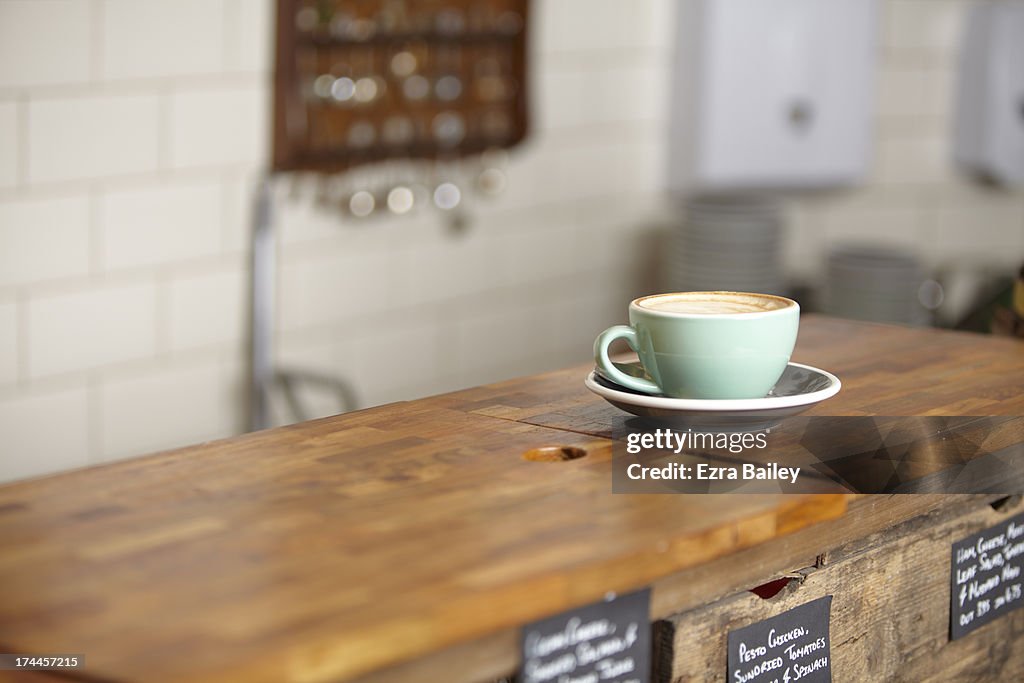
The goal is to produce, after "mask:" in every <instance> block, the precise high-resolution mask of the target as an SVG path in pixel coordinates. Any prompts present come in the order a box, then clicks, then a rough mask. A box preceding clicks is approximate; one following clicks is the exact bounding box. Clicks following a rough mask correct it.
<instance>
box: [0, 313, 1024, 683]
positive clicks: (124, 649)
mask: <svg viewBox="0 0 1024 683" xmlns="http://www.w3.org/2000/svg"><path fill="white" fill-rule="evenodd" d="M800 340H801V341H800V347H799V350H798V352H797V354H796V355H795V359H796V360H800V361H804V362H809V363H811V364H815V365H820V366H822V367H824V368H827V369H829V370H831V371H833V372H835V373H836V374H838V375H839V376H840V377H841V378H842V379H843V382H844V391H843V392H842V393H840V395H839V396H837V397H836V398H834V399H832V400H831V401H829V402H828V403H827V404H825V405H824V406H822V407H821V408H819V409H818V411H817V412H818V414H872V412H873V411H874V412H890V413H891V412H893V411H896V410H904V411H906V414H914V413H918V414H924V413H927V412H933V413H937V414H972V413H973V414H1021V413H1022V409H1024V398H1022V397H1021V391H1020V389H1021V380H1022V377H1024V345H1021V344H1020V343H1019V342H1014V341H1011V340H996V339H990V338H985V337H977V336H970V335H960V334H950V333H941V332H936V331H928V330H908V329H901V328H892V327H882V326H872V325H862V324H857V323H848V322H840V321H833V320H828V319H822V318H813V317H811V318H807V319H805V321H804V323H803V326H802V329H801V338H800ZM584 374H585V368H584V367H580V368H576V369H573V370H567V371H564V372H559V373H552V374H548V375H542V376H539V377H536V378H527V379H522V380H513V381H511V382H504V383H500V384H496V385H491V386H487V387H480V388H477V389H471V390H467V391H463V392H456V393H454V394H449V395H446V396H442V397H435V398H431V399H425V400H423V401H414V402H408V403H398V404H392V405H388V406H383V407H380V408H376V409H371V410H366V411H361V412H357V413H351V414H348V415H342V416H338V417H333V418H328V419H324V420H318V421H314V422H308V423H304V424H300V425H293V426H290V427H285V428H281V429H277V430H271V431H267V432H260V433H256V434H250V435H246V436H242V437H238V438H235V439H229V440H225V441H221V442H216V443H211V444H204V445H201V446H195V447H191V448H186V449H181V450H178V451H173V452H169V453H163V454H157V455H154V456H149V457H146V458H140V459H136V460H131V461H126V462H121V463H116V464H112V465H107V466H103V467H96V468H90V469H86V470H81V471H77V472H69V473H66V474H62V475H59V476H54V477H48V478H43V479H38V480H34V481H28V482H22V483H16V484H12V485H7V486H3V487H0V651H4V652H12V653H33V652H37V653H42V652H56V651H61V652H75V653H82V654H84V655H85V656H86V662H87V668H86V670H85V671H83V672H79V674H80V677H81V678H82V679H85V680H105V681H142V680H144V681H172V680H173V681H178V680H190V681H193V680H198V681H283V680H295V681H327V680H351V679H354V678H360V677H363V676H364V675H367V674H369V673H370V672H375V671H376V672H378V673H375V674H373V675H371V676H370V678H372V679H373V680H406V681H409V680H430V678H429V677H428V676H427V674H425V673H423V671H419V672H418V673H410V671H411V670H410V669H408V668H405V669H402V667H408V666H410V665H409V664H407V663H408V662H410V661H412V660H416V659H417V658H420V657H423V656H424V655H425V654H427V653H430V652H434V651H438V650H441V649H447V651H449V652H454V653H455V655H456V659H454V660H453V659H449V660H447V661H448V662H449V664H450V663H451V662H452V661H457V662H458V664H459V667H460V670H458V671H455V670H451V669H449V670H447V671H446V674H445V675H444V676H443V677H442V678H443V679H444V680H448V681H460V680H466V681H469V682H470V683H471V682H472V681H474V680H484V679H485V678H486V676H487V675H489V673H493V671H495V669H494V666H495V664H494V661H495V660H500V661H497V665H496V666H497V667H499V668H498V669H497V671H498V673H501V672H502V671H503V669H501V668H500V667H503V666H505V665H506V664H508V662H509V658H510V657H514V648H515V634H516V632H517V628H518V626H519V625H521V624H522V623H524V622H527V621H530V620H533V619H537V618H540V617H543V616H547V615H550V614H554V613H557V612H560V611H563V610H565V609H567V608H569V607H573V606H577V605H581V604H585V603H588V602H592V601H595V600H597V599H600V598H601V596H603V595H604V594H605V593H606V592H607V591H626V590H630V589H633V588H638V587H641V586H644V585H648V584H651V583H654V582H657V581H659V580H662V579H665V577H673V576H675V577H679V576H683V577H685V575H686V570H688V569H691V568H698V567H703V566H711V564H713V563H714V562H715V561H722V560H725V559H727V558H728V556H729V555H730V554H733V553H740V552H744V551H745V549H753V547H754V546H757V544H760V543H764V542H766V541H770V540H771V539H773V538H776V537H778V536H780V535H783V534H789V533H790V532H795V531H797V530H800V529H804V528H805V527H808V526H809V525H813V524H814V523H817V522H821V521H823V520H828V519H833V518H836V517H838V516H840V515H842V513H843V511H844V509H845V506H846V497H844V496H839V495H822V496H795V495H790V496H753V495H736V496H681V495H654V496H629V495H611V494H610V473H609V470H610V465H609V459H610V444H609V441H608V440H607V438H606V437H607V424H608V423H609V421H610V420H611V418H612V417H613V416H614V415H615V414H616V411H615V409H613V408H612V407H611V406H608V405H607V404H606V403H604V402H603V401H602V400H600V399H599V398H597V397H596V396H593V395H591V394H590V393H589V392H587V391H586V389H585V388H583V386H582V378H583V376H584ZM548 445H556V446H575V447H579V448H582V449H585V450H586V451H587V456H586V457H583V458H580V459H577V460H571V461H565V462H553V463H551V462H531V461H528V460H525V459H523V457H522V455H523V453H524V452H526V451H527V450H529V449H533V448H536V447H539V446H548ZM922 498H926V497H922ZM801 533H802V534H804V536H805V537H806V536H807V534H813V527H812V528H810V529H806V530H805V531H802V532H801ZM680 572H682V573H680ZM673 586H674V588H673V590H677V591H678V590H681V589H682V588H681V585H680V584H679V581H678V579H676V580H675V583H674V584H673ZM469 644H471V645H472V647H470V645H469ZM459 648H464V649H462V650H460V649H459ZM389 667H392V668H389ZM393 667H398V668H393ZM389 672H391V673H389ZM435 680H440V679H436V678H435Z"/></svg>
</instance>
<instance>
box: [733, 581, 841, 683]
mask: <svg viewBox="0 0 1024 683" xmlns="http://www.w3.org/2000/svg"><path fill="white" fill-rule="evenodd" d="M831 611H832V596H831V595H826V596H825V597H823V598H818V599H817V600H812V601H811V602H808V603H805V604H803V605H800V606H799V607H794V608H793V609H791V610H789V611H787V612H783V613H782V614H777V615H775V616H774V617H771V618H770V619H765V620H764V621H759V622H757V623H756V624H751V625H750V626H745V627H743V628H741V629H736V630H735V631H729V657H728V666H729V677H728V679H727V680H728V681H730V683H782V682H783V681H786V682H787V683H788V682H792V681H803V682H804V683H831V681H832V654H831V643H830V642H829V618H830V616H831Z"/></svg>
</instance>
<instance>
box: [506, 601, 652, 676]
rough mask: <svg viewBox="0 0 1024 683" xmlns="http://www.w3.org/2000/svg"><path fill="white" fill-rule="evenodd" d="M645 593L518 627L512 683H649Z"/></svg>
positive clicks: (648, 622) (649, 646) (649, 625)
mask: <svg viewBox="0 0 1024 683" xmlns="http://www.w3.org/2000/svg"><path fill="white" fill-rule="evenodd" d="M650 602H651V591H650V589H644V590H642V591H637V592H636V593H630V594H628V595H623V596H618V597H610V599H607V600H605V601H603V602H599V603H594V604H592V605H587V606H585V607H580V608H578V609H574V610H570V611H568V612H563V613H562V614H559V615H556V616H553V617H549V618H547V619H543V620H541V621H536V622H534V623H532V624H528V625H526V626H525V627H523V633H522V661H523V665H522V668H521V670H520V673H519V675H518V676H517V677H516V681H518V683H548V682H549V681H550V682H551V683H569V682H571V683H606V682H608V681H610V682H612V683H649V682H650V680H651V622H650V616H649V612H650Z"/></svg>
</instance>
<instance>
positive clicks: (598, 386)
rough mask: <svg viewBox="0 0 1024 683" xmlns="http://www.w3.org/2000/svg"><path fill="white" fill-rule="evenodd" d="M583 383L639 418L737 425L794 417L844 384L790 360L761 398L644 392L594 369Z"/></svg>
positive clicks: (637, 370)
mask: <svg viewBox="0 0 1024 683" xmlns="http://www.w3.org/2000/svg"><path fill="white" fill-rule="evenodd" d="M615 365H616V367H618V368H619V369H620V370H622V371H623V372H624V373H626V374H627V375H633V376H637V377H642V376H645V375H646V373H644V369H643V367H642V366H641V365H640V363H639V362H637V361H633V362H632V363H616V364H615ZM585 384H586V385H587V388H588V389H590V390H591V391H593V392H594V393H595V394H597V395H598V396H600V397H601V398H603V399H604V400H606V401H608V402H609V403H611V404H612V405H613V406H615V407H616V408H618V409H619V410H624V411H626V412H627V413H632V414H633V415H638V416H640V417H661V418H664V417H668V418H690V419H691V421H693V422H695V423H701V424H737V425H738V424H746V423H748V422H751V421H757V420H765V419H772V418H782V417H789V416H791V415H797V414H799V413H802V412H803V411H805V410H807V409H808V408H810V407H811V406H813V405H815V404H817V403H821V402H822V401H824V400H825V399H827V398H831V397H833V396H835V395H836V394H837V393H839V389H840V388H841V387H842V383H841V382H840V381H839V378H838V377H836V376H835V375H833V374H832V373H830V372H825V371H824V370H819V369H818V368H814V367H811V366H810V365H803V364H801V363H789V364H788V365H787V366H786V369H785V370H784V371H783V372H782V377H780V378H779V381H778V382H776V384H775V386H774V387H772V390H771V391H770V392H768V395H767V396H765V397H764V398H744V399H725V400H715V399H695V398H669V397H667V396H654V395H651V394H642V393H640V392H638V391H633V390H632V389H627V388H626V387H623V386H621V385H619V384H616V383H615V382H613V381H612V380H610V379H608V378H607V377H605V376H604V375H601V374H599V371H598V370H596V369H595V370H594V371H592V372H591V373H590V374H589V375H587V379H586V381H585Z"/></svg>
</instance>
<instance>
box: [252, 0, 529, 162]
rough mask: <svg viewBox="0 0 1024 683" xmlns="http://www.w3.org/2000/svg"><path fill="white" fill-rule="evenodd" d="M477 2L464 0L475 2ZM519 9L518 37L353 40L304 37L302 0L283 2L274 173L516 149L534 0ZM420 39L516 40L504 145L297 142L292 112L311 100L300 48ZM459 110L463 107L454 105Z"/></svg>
mask: <svg viewBox="0 0 1024 683" xmlns="http://www.w3.org/2000/svg"><path fill="white" fill-rule="evenodd" d="M474 1H477V0H465V2H466V4H470V3H472V2H474ZM517 1H518V2H519V3H520V6H519V8H518V9H519V11H520V12H521V15H522V17H523V28H522V30H521V31H519V32H518V33H516V34H515V35H511V36H508V35H500V34H492V33H485V34H479V33H466V34H460V35H458V36H450V35H443V34H439V33H435V32H430V33H416V34H391V35H386V36H376V37H373V38H370V39H368V40H366V41H358V42H357V41H351V40H343V39H335V38H330V37H323V36H307V35H300V34H299V33H298V31H297V29H296V27H295V16H296V12H297V11H298V9H299V7H300V4H301V0H278V2H277V26H276V29H275V32H276V47H275V51H276V55H275V68H274V123H273V144H272V149H273V157H272V162H271V169H272V171H273V172H287V171H310V172H319V173H337V172H341V171H344V170H346V169H348V168H351V167H353V166H358V165H360V164H365V163H372V162H376V161H383V160H387V159H398V158H406V159H446V160H448V159H453V158H459V157H466V156H472V155H476V154H480V153H483V152H485V151H486V150H488V149H494V148H495V147H501V148H511V147H514V146H515V145H518V144H519V143H520V142H522V141H523V140H524V139H525V138H526V136H527V134H528V131H529V118H530V117H529V85H530V84H529V79H528V70H527V64H526V53H527V45H528V42H527V41H528V27H529V14H530V11H529V9H530V8H529V4H530V3H529V0H517ZM412 40H416V41H421V42H425V43H428V44H437V43H450V44H453V45H473V44H487V43H488V42H493V41H513V42H515V43H516V45H515V46H514V49H513V50H512V65H511V66H512V76H513V78H514V79H515V81H516V82H517V83H518V84H519V87H518V90H517V92H516V94H515V95H514V97H513V99H512V102H511V103H510V104H509V106H507V107H506V111H507V112H508V113H509V114H510V115H511V116H510V118H511V121H512V126H513V131H512V135H511V136H510V137H509V138H508V139H506V140H505V141H504V142H503V143H501V144H495V142H494V141H493V140H488V139H483V138H479V137H478V138H466V139H465V140H463V141H462V142H461V143H459V144H458V145H456V146H454V147H451V148H446V147H441V146H439V145H437V144H422V143H421V144H413V145H406V146H402V147H387V146H381V145H374V146H371V147H369V148H368V149H366V150H363V151H360V152H359V153H357V154H356V153H341V152H339V151H338V150H331V149H310V148H309V146H308V145H305V144H300V143H298V142H297V141H296V140H295V139H294V138H293V137H292V136H290V135H289V131H288V120H289V115H290V112H291V115H292V116H294V115H297V114H296V113H295V112H297V111H304V108H305V107H306V104H305V103H304V102H303V101H302V97H301V90H300V89H301V85H302V83H301V75H300V74H299V73H298V68H297V66H296V59H295V55H296V51H297V50H298V49H300V48H302V47H308V46H311V45H312V46H322V47H342V48H343V47H346V46H352V47H354V46H374V45H381V46H383V45H391V44H395V43H403V42H408V41H412ZM450 108H451V109H454V110H456V111H459V109H460V106H458V105H454V106H452V107H450Z"/></svg>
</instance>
